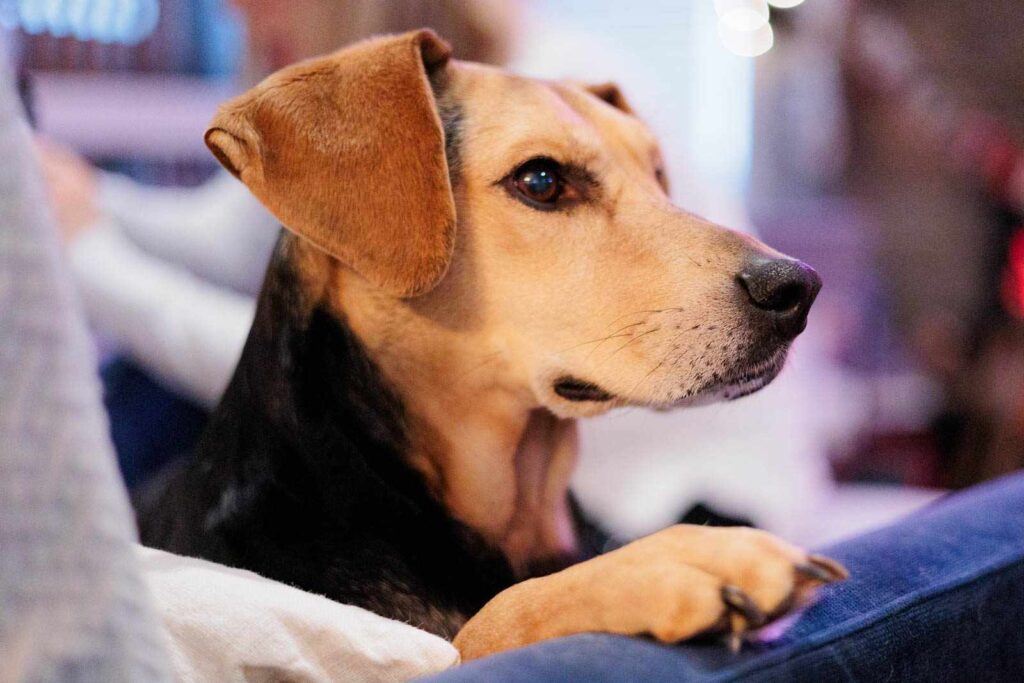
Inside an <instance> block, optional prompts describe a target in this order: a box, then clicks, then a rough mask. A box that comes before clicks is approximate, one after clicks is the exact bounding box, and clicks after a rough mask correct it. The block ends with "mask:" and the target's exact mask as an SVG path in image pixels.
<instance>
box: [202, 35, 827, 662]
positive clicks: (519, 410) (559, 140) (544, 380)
mask: <svg viewBox="0 0 1024 683" xmlns="http://www.w3.org/2000/svg"><path fill="white" fill-rule="evenodd" d="M447 54H448V51H447V46H446V45H445V44H444V43H443V42H441V41H440V40H438V39H437V38H436V37H435V36H433V34H431V33H429V32H417V33H412V34H406V35H404V36H397V37H390V38H382V39H377V40H374V41H369V42H366V43H363V44H361V45H359V46H356V47H354V48H350V49H348V50H344V51H341V52H339V53H336V54H334V55H331V56H328V57H324V58H321V59H318V60H313V61H310V62H305V63H302V64H299V65H296V66H294V67H291V68H289V69H286V70H284V71H282V72H280V73H278V74H276V75H275V76H273V77H271V78H270V79H268V81H266V82H265V83H263V84H261V85H260V86H258V87H257V88H256V89H254V90H253V91H250V93H247V94H246V95H244V96H242V97H241V98H239V99H238V100H236V101H234V102H232V103H229V104H228V105H226V106H225V107H224V108H223V109H222V110H221V112H220V114H219V115H218V117H217V119H216V121H215V122H214V124H213V127H212V128H211V130H210V132H209V133H208V135H207V140H208V142H209V144H210V146H211V148H213V149H214V151H215V153H216V154H217V156H218V158H220V159H221V160H222V161H223V162H224V163H225V165H227V166H228V168H230V169H231V170H232V171H233V172H235V173H236V174H237V175H239V177H240V178H241V179H242V180H243V181H244V182H246V183H247V184H248V185H249V187H250V188H251V189H252V190H253V192H254V193H255V194H256V195H257V196H258V197H259V198H260V199H261V200H263V201H264V203H265V204H266V205H267V206H268V207H269V208H270V209H271V210H272V211H273V212H274V213H275V214H276V215H277V216H278V217H279V218H280V219H281V220H282V222H283V223H284V225H285V226H286V227H288V228H290V229H291V230H292V231H294V232H295V233H297V234H298V235H299V236H301V237H302V238H303V240H300V242H299V243H298V244H297V246H296V256H295V258H296V262H297V263H299V264H300V268H299V270H300V272H301V273H302V274H303V277H305V278H306V285H307V289H308V291H309V292H310V293H311V294H312V295H313V296H315V297H316V298H318V299H320V300H325V301H328V302H330V304H331V306H332V307H333V309H334V310H335V311H336V313H337V314H338V315H339V316H344V317H345V318H346V319H347V321H348V323H349V325H350V326H351V328H352V329H353V331H354V332H355V333H356V335H357V336H358V337H359V338H360V339H361V340H362V342H363V343H364V344H365V345H366V348H367V349H368V351H369V353H370V354H371V356H372V357H373V358H374V360H375V361H376V362H377V363H378V364H379V366H380V368H381V370H382V372H383V373H384V376H385V377H386V378H387V380H388V381H389V382H390V383H391V384H392V385H393V386H394V387H395V388H396V390H397V392H398V394H399V395H400V396H401V397H402V399H403V401H404V403H405V405H406V408H407V410H408V412H409V415H410V422H411V425H410V426H411V432H412V439H413V453H412V454H411V456H410V457H411V461H412V464H413V465H414V466H415V467H417V468H418V469H419V470H420V471H421V472H422V473H423V474H424V475H425V477H426V479H427V481H428V482H429V483H430V485H431V486H432V487H433V490H434V493H435V495H436V496H437V497H438V498H439V499H440V500H441V501H443V502H444V504H445V505H446V506H447V508H448V509H449V510H450V511H451V513H452V515H453V516H455V517H456V518H457V519H459V520H461V521H462V522H464V523H465V524H467V525H469V526H470V527H472V528H473V529H475V530H476V531H477V532H479V533H480V534H481V535H482V536H483V537H484V538H485V539H487V540H488V541H490V542H491V543H493V544H494V545H495V546H497V547H500V548H501V549H502V550H503V551H504V552H505V554H506V555H507V557H508V558H509V560H510V562H511V563H512V565H513V567H515V568H517V569H518V570H519V571H521V572H525V571H526V570H527V569H528V567H529V566H530V565H531V564H533V563H535V562H538V561H542V560H545V559H549V558H551V557H554V556H558V555H564V554H568V553H570V552H571V551H572V550H573V548H574V544H575V539H574V538H573V532H572V526H571V523H570V520H569V514H568V507H567V502H566V492H567V487H568V482H569V477H570V474H571V471H572V468H573V465H574V462H575V457H576V434H575V426H574V418H577V417H583V416H588V415H593V414H596V413H599V412H603V411H605V410H608V409H609V408H612V407H615V406H620V405H645V406H654V407H671V406H676V405H682V404H686V403H690V402H694V401H698V400H704V399H708V398H711V397H710V396H704V395H702V392H701V387H703V386H706V384H707V379H708V378H710V377H711V376H716V377H717V376H718V375H719V374H720V375H722V376H725V375H726V374H727V373H728V372H729V369H730V367H731V366H732V365H734V364H735V363H738V362H739V358H740V357H741V352H743V351H745V350H747V347H746V346H745V345H746V344H748V340H747V339H746V338H745V337H744V325H745V323H744V318H743V316H742V313H741V311H740V310H739V307H738V306H737V305H736V302H735V283H734V277H735V273H736V272H737V271H738V270H739V269H740V267H741V265H742V262H743V260H744V259H745V258H747V257H748V256H749V255H750V254H751V253H755V252H757V253H762V254H766V255H772V254H775V252H772V251H771V250H769V249H767V247H764V246H763V245H761V244H759V243H757V242H756V241H755V240H752V239H750V238H748V237H744V236H741V235H739V234H737V233H734V232H731V231H728V230H725V229H723V228H720V227H717V226H714V225H711V224H709V223H707V222H705V221H702V220H700V219H698V218H696V217H694V216H692V215H689V214H687V213H685V212H683V211H681V210H679V209H677V208H675V207H674V206H673V205H672V204H671V202H670V201H669V198H668V196H667V189H666V187H665V183H664V178H663V175H662V173H661V169H660V154H659V151H658V147H657V145H656V142H655V140H654V138H653V137H652V136H651V134H650V133H649V132H648V131H647V130H646V128H645V127H644V126H643V125H642V124H641V123H640V121H639V120H638V119H637V118H635V117H634V116H633V115H632V114H631V113H630V111H629V107H628V105H626V104H625V101H624V99H623V98H622V96H621V94H620V93H619V91H618V89H617V88H614V87H613V86H608V85H604V86H596V87H594V88H589V89H588V88H586V87H583V86H580V85H575V84H570V83H551V82H543V81H537V80H531V79H525V78H519V77H516V76H512V75H509V74H507V73H505V72H503V71H500V70H497V69H492V68H488V67H484V66H480V65H476V64H468V63H459V62H451V63H446V59H447ZM428 75H433V77H434V78H435V79H437V81H438V82H441V83H443V88H444V97H445V98H446V99H450V100H451V101H453V102H457V103H458V104H459V106H460V108H461V114H462V117H463V126H462V129H461V139H460V140H459V141H458V143H459V149H458V157H459V165H458V168H456V169H448V168H447V164H446V162H445V155H444V135H443V132H442V127H441V122H440V120H439V118H438V114H437V113H436V110H437V103H436V102H435V100H434V95H433V93H432V90H431V88H430V84H429V82H428ZM537 156H546V157H552V158H555V159H558V160H559V161H561V162H563V163H573V164H577V165H579V166H583V167H586V168H587V169H590V170H591V171H592V172H593V173H594V175H595V176H597V177H599V178H600V187H599V188H597V189H596V190H595V192H594V196H593V197H592V198H591V200H590V201H588V202H586V203H584V204H581V205H579V206H576V207H574V208H573V209H572V210H569V211H557V212H539V211H535V210H532V209H530V208H528V207H525V206H523V205H522V204H521V203H519V202H517V201H516V200H515V199H513V198H512V197H511V196H510V195H509V193H508V192H506V189H505V188H504V187H503V186H502V183H501V180H502V179H503V178H504V177H506V176H507V175H508V174H509V173H510V171H511V170H512V169H514V168H515V167H516V166H517V165H518V164H521V163H522V162H523V161H525V160H527V159H530V158H532V157H537ZM449 171H451V172H453V173H454V174H456V175H457V177H458V182H456V183H454V190H453V185H452V184H450V183H449V181H448V177H449ZM455 216H457V217H458V220H457V223H456V221H455ZM783 353H784V350H783ZM565 374H569V375H573V376H579V377H586V378H588V379H589V380H591V381H593V382H595V383H597V384H599V385H600V386H601V387H602V388H605V389H607V390H608V391H609V392H610V393H611V394H613V395H614V397H615V398H614V399H612V400H609V401H605V402H582V403H580V402H570V401H567V400H565V399H564V398H561V397H560V396H558V395H557V394H556V393H555V392H554V391H553V390H552V383H553V381H554V380H555V379H556V378H557V377H558V376H561V375H565ZM805 560H806V557H805V555H804V553H803V552H802V551H800V550H797V549H795V548H792V547H790V546H788V545H786V544H784V543H783V542H781V541H778V540H777V539H774V538H771V537H769V536H767V535H766V534H762V533H759V532H752V531H749V530H712V529H694V528H687V527H677V528H674V529H670V530H666V531H664V532H661V533H660V534H656V535H654V536H652V537H649V538H647V539H643V540H641V541H638V542H636V543H633V544H631V545H629V546H627V547H625V548H623V549H621V550H619V551H616V552H613V553H609V554H608V555H605V556H602V557H600V558H597V559H595V560H591V561H588V562H584V563H582V564H580V565H577V566H575V567H572V568H570V569H567V570H564V571H562V572H559V573H556V574H553V575H550V576H547V577H544V578H538V579H531V580H528V581H526V582H524V583H521V584H518V585H517V586H515V587H513V588H512V589H509V590H508V591H506V592H504V593H502V594H501V595H499V596H498V597H497V598H495V599H494V600H493V601H492V602H491V603H489V604H488V605H487V606H486V607H485V608H484V609H483V610H482V611H481V612H480V613H479V614H478V615H477V616H476V617H474V618H473V619H471V620H470V621H469V623H468V624H467V625H466V627H465V628H464V629H463V631H462V632H461V633H460V634H459V636H458V638H457V639H456V645H457V646H458V647H459V649H460V651H461V652H462V654H463V657H464V658H465V659H469V658H472V657H476V656H480V655H483V654H487V653H490V652H494V651H498V650H501V649H505V648H508V647H512V646H515V645H519V644H524V643H528V642H532V641H535V640H538V639H542V638H548V637H553V636H557V635H562V634H568V633H574V632H580V631H595V630H600V631H610V632H615V633H652V634H653V635H655V636H656V637H658V638H661V639H663V640H666V641H674V640H678V639H681V638H686V637H689V636H691V635H694V634H697V633H700V632H703V631H706V630H708V629H710V628H714V627H716V626H720V625H721V624H722V623H723V618H724V616H725V615H726V606H725V604H724V603H723V601H722V597H721V595H720V589H721V588H722V586H723V585H726V584H733V585H736V586H739V587H740V588H742V589H743V590H744V591H746V593H747V594H748V595H750V596H751V597H752V598H753V600H754V601H755V602H756V603H757V605H758V606H759V607H760V608H761V610H763V611H764V612H767V613H771V612H776V611H780V610H781V609H783V608H784V606H785V603H786V602H787V601H788V600H789V599H790V598H791V596H792V595H793V594H794V590H795V589H797V588H800V590H803V589H804V588H806V587H808V586H809V585H811V584H809V583H807V582H801V581H800V580H798V573H796V572H795V571H794V565H795V564H796V563H799V562H802V561H805Z"/></svg>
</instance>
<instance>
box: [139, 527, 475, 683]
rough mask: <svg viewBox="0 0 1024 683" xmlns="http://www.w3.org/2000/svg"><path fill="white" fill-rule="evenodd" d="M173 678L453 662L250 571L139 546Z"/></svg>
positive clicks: (405, 628) (371, 671)
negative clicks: (168, 650)
mask: <svg viewBox="0 0 1024 683" xmlns="http://www.w3.org/2000/svg"><path fill="white" fill-rule="evenodd" d="M138 555H139V560H140V562H141V564H142V570H143V578H144V580H145V581H146V583H147V584H148V586H149V589H150V591H151V592H152V594H153V598H154V600H153V602H154V604H155V606H156V610H157V612H158V613H159V615H160V617H161V619H162V620H163V625H164V628H165V630H166V632H167V634H168V636H169V649H170V651H171V655H172V659H173V663H174V668H175V673H176V678H177V679H178V680H179V681H186V682H189V683H191V682H193V681H195V682H198V681H216V682H218V683H219V682H221V681H223V682H225V683H228V682H231V681H240V682H241V681H244V682H246V683H251V682H252V681H279V680H288V681H302V682H303V683H306V682H313V681H406V680H409V679H411V678H415V677H416V676H422V675H426V674H430V673H436V672H439V671H442V670H444V669H447V668H448V667H451V666H453V665H455V664H457V663H458V661H459V653H458V651H457V650H456V649H455V648H454V647H452V645H451V643H449V642H448V641H446V640H444V639H443V638H439V637H438V636H435V635H433V634H431V633H428V632H426V631H423V630H420V629H418V628H414V627H413V626H410V625H408V624H404V623H402V622H399V621H395V620H393V619H386V618H384V617H381V616H378V615H376V614H374V613H373V612H370V611H367V610H365V609H362V608H360V607H354V606H352V605H342V604H340V603H337V602H334V601H333V600H328V599H327V598H324V597H322V596H319V595H314V594H313V593H307V592H305V591H302V590H299V589H297V588H293V587H291V586H287V585H285V584H283V583H279V582H277V581H271V580H269V579H265V578H263V577H262V576H259V575H257V574H253V573H252V572H247V571H242V570H239V569H232V568H230V567H225V566H223V565H218V564H214V563H212V562H206V561H204V560H197V559H193V558H188V557H181V556H179V555H172V554H171V553H166V552H163V551H161V550H154V549H152V548H143V547H141V546H139V548H138Z"/></svg>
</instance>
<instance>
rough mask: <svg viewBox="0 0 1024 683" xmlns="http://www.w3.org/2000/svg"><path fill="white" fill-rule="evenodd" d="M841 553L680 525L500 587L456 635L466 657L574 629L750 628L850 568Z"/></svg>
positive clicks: (741, 531) (665, 634)
mask: <svg viewBox="0 0 1024 683" xmlns="http://www.w3.org/2000/svg"><path fill="white" fill-rule="evenodd" d="M846 576H847V572H846V569H845V568H844V567H843V566H842V565H840V564H839V563H838V562H836V561H835V560H831V559H828V558H825V557H821V556H816V555H809V554H807V553H806V552H804V551H803V550H800V549H799V548H796V547H794V546H792V545H790V544H788V543H786V542H784V541H782V540H781V539H779V538H777V537H775V536H772V535H771V534H768V533H765V532H763V531H757V530H755V529H747V528H709V527H700V526H689V525H679V526H674V527H670V528H668V529H665V530H663V531H660V532H658V533H656V534H653V535H651V536H648V537H646V538H642V539H640V540H638V541H634V542H633V543H630V544H629V545H626V546H624V547H622V548H619V549H618V550H615V551H613V552H610V553H608V554H606V555H602V556H600V557H597V558H594V559H592V560H589V561H587V562H583V563H581V564H578V565H576V566H574V567H570V568H569V569H566V570H564V571H561V572H558V573H557V574H552V575H550V576H546V577H542V578H539V579H532V580H530V581H526V582H523V583H521V584H518V585H516V586H513V587H512V588H510V589H508V590H506V591H504V592H503V593H501V594H500V595H498V596H497V597H495V598H494V599H493V600H492V601H491V602H489V603H488V604H487V605H485V606H484V608H483V609H482V610H481V611H480V612H479V613H478V614H477V615H476V616H475V617H473V618H472V619H471V620H470V621H469V622H468V623H467V624H466V626H465V627H464V628H463V630H462V631H461V632H460V633H459V635H458V636H457V637H456V639H455V645H456V647H458V648H459V651H460V652H461V653H462V657H463V659H466V660H468V659H473V658H476V657H480V656H483V655H486V654H491V653H493V652H498V651H501V650H505V649H509V648H511V647H518V646H521V645H526V644H528V643H531V642H535V641H538V640H544V639H547V638H554V637H558V636H563V635H569V634H572V633H581V632H592V631H598V632H606V633H621V634H626V635H638V634H649V635H652V636H654V637H655V638H657V639H658V640H661V641H663V642H670V643H674V642H678V641H681V640H686V639H689V638H692V637H694V636H698V635H702V634H708V633H727V634H729V642H730V645H731V646H732V647H733V648H737V647H739V645H740V643H741V642H742V638H743V636H744V634H746V633H747V632H749V631H750V630H753V629H757V628H760V627H762V626H764V625H765V624H768V623H769V622H771V621H772V620H774V619H777V618H779V617H781V616H783V615H784V614H786V613H788V612H789V611H791V610H792V609H794V608H795V607H797V606H799V605H800V604H803V603H804V602H806V601H807V600H808V599H809V598H810V597H811V596H812V595H813V594H814V592H815V590H817V588H819V587H820V586H822V585H824V584H826V583H830V582H833V581H839V580H841V579H844V578H846Z"/></svg>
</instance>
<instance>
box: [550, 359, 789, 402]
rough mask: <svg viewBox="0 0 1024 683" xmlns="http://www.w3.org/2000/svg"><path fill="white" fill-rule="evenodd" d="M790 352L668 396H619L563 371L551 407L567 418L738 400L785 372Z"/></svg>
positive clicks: (553, 388) (553, 384)
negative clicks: (615, 410)
mask: <svg viewBox="0 0 1024 683" xmlns="http://www.w3.org/2000/svg"><path fill="white" fill-rule="evenodd" d="M787 352H788V346H783V347H780V348H779V349H777V350H776V351H775V352H774V353H772V354H771V355H770V356H768V357H767V358H764V359H761V360H754V361H747V362H745V363H743V364H741V365H739V366H738V367H736V368H735V369H732V370H731V371H730V372H727V373H724V376H715V379H714V380H713V381H709V382H706V383H703V384H700V385H698V386H683V387H680V388H678V389H676V390H675V391H674V392H670V393H669V394H668V395H667V396H666V395H661V396H642V395H640V396H626V395H619V394H616V393H614V392H612V391H610V390H608V389H605V388H604V387H602V386H601V385H600V384H598V383H597V382H593V381H590V380H588V379H583V378H580V377H576V376H574V375H569V374H563V375H559V376H557V377H556V378H555V379H554V380H552V382H551V385H550V387H551V393H552V402H553V403H554V405H549V406H548V408H549V409H551V410H552V411H553V412H555V413H556V414H559V415H562V416H565V417H589V416H593V415H599V414H601V413H604V412H606V411H608V410H610V409H612V408H617V407H622V406H638V407H646V408H653V409H655V410H659V411H666V410H674V409H676V408H688V407H695V406H701V405H708V404H711V403H718V402H721V401H735V400H736V399H739V398H743V397H744V396H749V395H750V394H753V393H755V392H758V391H760V390H761V389H763V388H764V387H766V386H768V385H769V384H771V382H772V381H773V380H774V379H775V378H776V377H778V375H779V373H780V372H781V371H782V367H783V366H784V365H785V362H786V355H787Z"/></svg>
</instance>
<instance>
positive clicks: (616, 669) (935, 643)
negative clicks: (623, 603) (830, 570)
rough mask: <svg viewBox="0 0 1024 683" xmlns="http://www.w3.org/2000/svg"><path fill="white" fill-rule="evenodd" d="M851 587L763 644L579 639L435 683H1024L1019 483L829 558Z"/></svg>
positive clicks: (474, 665) (981, 491) (829, 594)
mask: <svg viewBox="0 0 1024 683" xmlns="http://www.w3.org/2000/svg"><path fill="white" fill-rule="evenodd" d="M822 552H824V553H826V554H828V555H831V556H832V557H835V558H837V559H839V560H841V561H842V562H843V563H844V564H845V565H846V566H847V567H848V568H849V569H850V571H851V573H852V575H851V578H850V579H849V580H848V581H846V582H844V583H842V584H836V585H833V586H829V587H828V588H826V589H825V591H824V595H823V596H822V599H821V600H820V601H819V602H818V603H817V604H816V605H814V606H813V607H811V608H810V609H808V610H807V611H805V612H804V613H803V614H802V615H801V616H800V618H799V620H798V621H797V622H796V623H795V624H794V625H793V627H792V628H791V629H790V630H789V631H787V632H786V633H785V634H784V635H783V636H782V637H781V638H779V639H778V640H776V641H774V642H772V643H771V644H764V645H756V646H748V647H746V648H744V650H743V651H742V652H740V653H739V654H736V655H733V654H730V653H729V652H728V650H727V649H726V648H725V647H724V646H721V645H713V644H702V645H690V644H688V645H682V646H676V647H671V646H666V645H659V644H657V643H654V642H652V641H650V640H646V639H641V638H626V637H620V636H610V635H600V634H587V635H579V636H573V637H570V638H562V639H559V640H553V641H549V642H545V643H538V644H536V645H532V646H530V647H526V648H523V649H521V650H515V651H511V652H506V653H502V654H499V655H496V656H493V657H488V658H486V659H482V660H478V661H475V662H470V663H468V664H466V665H464V666H461V667H458V668H456V669H453V670H450V671H448V672H445V673H444V674H441V675H439V676H436V677H434V678H432V679H430V680H432V681H436V682H437V683H442V682H444V683H456V682H462V681H512V682H515V681H524V682H525V681H530V682H531V683H532V682H536V681H594V682H600V681H787V682H791V681H798V682H799V681H807V682H808V683H811V682H814V683H818V682H821V681H864V682H865V683H867V682H870V683H874V682H876V681H891V682H892V683H904V682H907V681H921V682H924V681H927V682H929V683H932V682H935V681H939V682H944V681H970V682H971V683H991V682H993V681H1014V682H1017V681H1024V474H1018V475H1014V476H1010V477H1005V478H1003V479H1001V480H998V481H996V482H992V483H989V484H985V485H982V486H977V487H975V488H973V489H970V490H967V491H964V492H962V493H958V494H955V495H951V496H948V497H946V498H945V499H943V500H942V501H940V502H938V503H936V504H934V505H932V506H930V507H928V508H926V509H925V510H922V511H920V512H918V513H916V514H914V515H912V516H910V517H908V518H907V519H905V520H904V521H902V522H899V523H898V524H895V525H893V526H890V527H887V528H885V529H882V530H880V531H876V532H873V533H869V534H866V535H864V536H860V537H858V538H855V539H852V540H850V541H846V542H843V543H840V544H837V545H835V546H832V547H830V548H825V549H823V551H822Z"/></svg>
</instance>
